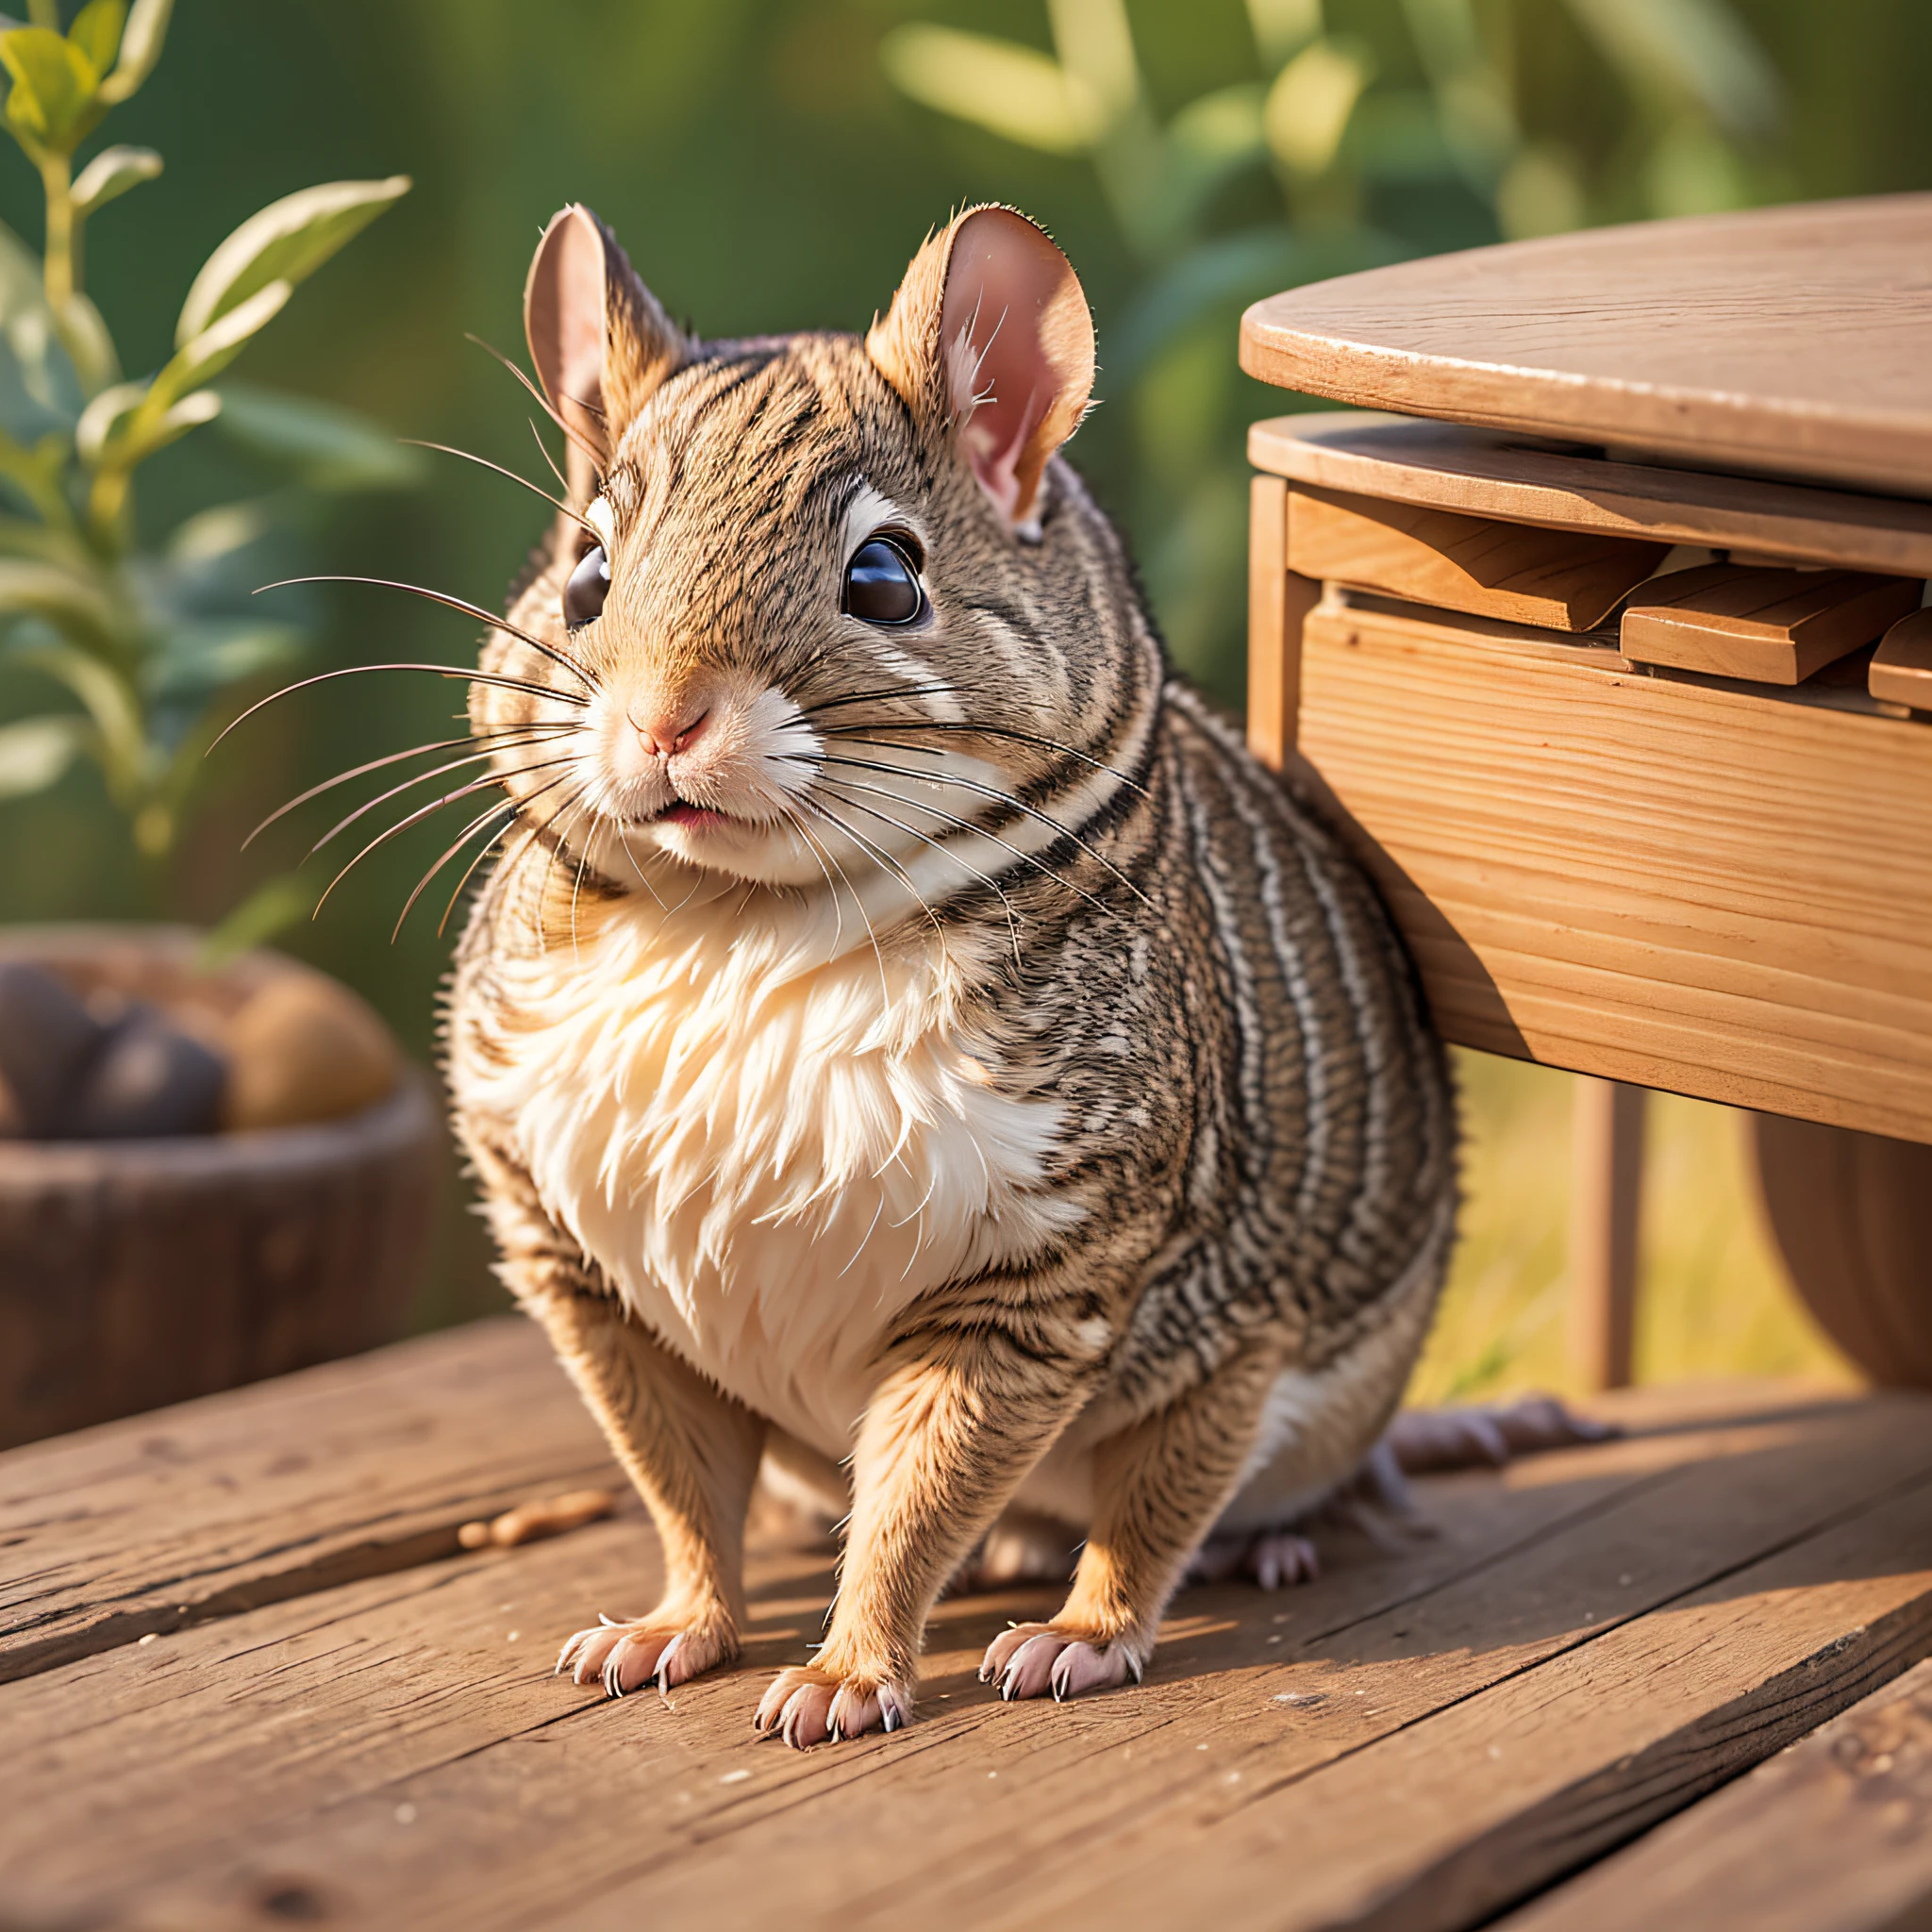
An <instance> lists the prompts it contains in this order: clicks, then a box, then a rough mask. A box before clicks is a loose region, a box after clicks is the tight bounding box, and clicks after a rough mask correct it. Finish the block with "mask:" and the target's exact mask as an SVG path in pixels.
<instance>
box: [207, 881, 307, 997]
mask: <svg viewBox="0 0 1932 1932" xmlns="http://www.w3.org/2000/svg"><path fill="white" fill-rule="evenodd" d="M314 909H315V882H314V881H313V880H308V879H304V878H301V877H300V876H298V875H297V874H294V873H291V872H284V873H277V874H275V877H274V878H272V879H264V880H263V881H262V883H261V884H260V885H258V887H256V889H255V891H252V892H251V893H249V895H248V896H247V898H245V899H244V900H242V903H241V905H239V906H238V907H236V908H235V909H234V910H233V911H232V912H230V913H229V914H228V915H227V916H226V918H225V919H224V920H222V922H221V923H220V924H218V925H216V926H214V927H213V928H212V930H210V931H209V932H208V935H207V937H206V938H204V939H203V941H202V942H201V944H200V945H199V946H198V947H197V948H196V949H195V954H194V966H195V970H196V972H198V973H218V972H220V971H221V969H222V968H223V967H224V966H227V965H230V964H232V963H233V962H234V961H235V960H237V959H239V958H241V957H242V954H243V953H246V952H251V951H253V949H254V948H255V947H257V946H261V945H266V944H267V943H268V941H270V940H272V939H274V938H275V935H276V934H277V933H278V932H284V931H286V930H287V929H288V928H289V927H290V926H291V925H293V924H295V923H296V921H298V920H301V919H306V918H308V915H309V913H311V912H312V911H313V910H314Z"/></svg>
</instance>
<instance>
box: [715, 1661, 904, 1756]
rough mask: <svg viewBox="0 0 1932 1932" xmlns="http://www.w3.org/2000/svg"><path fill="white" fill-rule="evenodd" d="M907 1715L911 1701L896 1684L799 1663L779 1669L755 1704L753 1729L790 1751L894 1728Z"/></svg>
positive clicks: (902, 1724) (898, 1728) (901, 1726)
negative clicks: (844, 1675)
mask: <svg viewBox="0 0 1932 1932" xmlns="http://www.w3.org/2000/svg"><path fill="white" fill-rule="evenodd" d="M911 1715H912V1706H911V1700H910V1698H909V1697H908V1695H907V1693H906V1691H904V1690H903V1689H902V1688H901V1687H900V1686H898V1685H896V1684H872V1685H869V1684H867V1683H866V1682H865V1681H864V1680H863V1679H850V1680H848V1679H845V1678H841V1677H839V1676H835V1675H834V1674H832V1673H831V1672H830V1671H823V1670H820V1669H819V1668H818V1666H817V1665H816V1664H799V1665H796V1666H794V1667H793V1668H792V1669H791V1670H787V1671H780V1672H779V1673H778V1674H777V1675H776V1676H775V1677H774V1678H773V1680H772V1683H771V1686H770V1688H769V1689H768V1690H767V1691H766V1692H765V1694H764V1696H763V1697H762V1698H761V1699H760V1700H759V1702H758V1715H757V1716H756V1717H754V1718H753V1719H752V1724H753V1726H754V1728H755V1729H757V1730H758V1731H761V1732H762V1733H763V1734H764V1735H765V1736H766V1737H772V1736H777V1737H780V1738H783V1739H784V1740H785V1741H786V1743H788V1744H790V1745H791V1747H792V1748H793V1749H794V1750H798V1751H807V1750H809V1749H810V1748H811V1747H812V1745H814V1744H824V1743H837V1742H838V1741H840V1740H841V1739H846V1738H862V1737H863V1736H864V1735H865V1734H866V1732H868V1731H896V1730H901V1729H903V1728H904V1727H905V1725H906V1724H907V1722H908V1720H909V1719H910V1717H911Z"/></svg>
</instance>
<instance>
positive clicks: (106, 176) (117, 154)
mask: <svg viewBox="0 0 1932 1932" xmlns="http://www.w3.org/2000/svg"><path fill="white" fill-rule="evenodd" d="M160 172H161V158H160V156H159V155H158V154H156V152H155V151H154V149H153V148H151V147H104V148H103V149H102V150H101V151H100V153H99V154H97V155H96V156H95V157H94V158H93V159H92V160H91V161H90V162H89V163H88V164H87V166H86V167H84V168H83V169H82V170H81V171H80V176H79V178H78V179H77V180H76V181H75V184H74V209H75V213H76V214H82V215H91V214H92V213H93V212H94V210H95V209H96V208H106V207H107V205H108V203H109V202H110V201H118V200H119V199H120V198H121V196H122V195H124V194H125V193H126V192H127V191H128V190H129V189H130V188H138V187H140V185H141V184H142V182H143V181H152V180H153V179H154V178H155V176H156V175H158V174H159V173H160Z"/></svg>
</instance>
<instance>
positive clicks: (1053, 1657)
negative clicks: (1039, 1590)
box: [979, 1624, 1141, 1704]
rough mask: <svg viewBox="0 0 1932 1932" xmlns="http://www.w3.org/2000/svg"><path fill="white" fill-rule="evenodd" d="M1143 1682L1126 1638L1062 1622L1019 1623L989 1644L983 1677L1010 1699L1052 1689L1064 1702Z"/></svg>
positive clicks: (1136, 1660)
mask: <svg viewBox="0 0 1932 1932" xmlns="http://www.w3.org/2000/svg"><path fill="white" fill-rule="evenodd" d="M1129 1678H1132V1679H1133V1681H1134V1682H1135V1683H1137V1684H1138V1683H1139V1682H1140V1681H1141V1658H1140V1657H1138V1656H1137V1655H1136V1653H1135V1652H1134V1650H1133V1649H1132V1648H1131V1647H1130V1646H1129V1644H1128V1643H1127V1641H1125V1640H1124V1638H1114V1639H1111V1640H1109V1639H1108V1638H1107V1637H1105V1636H1103V1635H1101V1634H1100V1633H1099V1632H1098V1631H1091V1630H1089V1631H1080V1630H1073V1629H1067V1628H1064V1627H1062V1626H1061V1625H1059V1624H1014V1625H1013V1626H1012V1628H1010V1629H1008V1630H1003V1631H1001V1632H1000V1634H999V1635H998V1636H997V1637H995V1638H994V1639H993V1641H991V1644H989V1645H988V1646H987V1652H986V1657H985V1658H984V1660H983V1661H982V1662H981V1664H980V1666H979V1681H980V1682H981V1683H982V1684H991V1683H993V1682H995V1681H997V1683H998V1685H999V1691H1000V1696H1001V1697H1002V1698H1003V1699H1004V1700H1005V1701H1006V1702H1007V1703H1008V1704H1011V1703H1014V1702H1015V1701H1017V1700H1018V1699H1020V1698H1022V1697H1038V1696H1040V1695H1041V1693H1042V1692H1045V1691H1052V1693H1053V1696H1054V1700H1055V1702H1056V1703H1059V1704H1064V1703H1065V1702H1066V1701H1067V1699H1068V1698H1070V1697H1078V1696H1081V1695H1082V1694H1083V1693H1085V1692H1086V1691H1113V1690H1117V1689H1119V1687H1120V1686H1121V1685H1123V1684H1124V1683H1126V1682H1127V1680H1128V1679H1129Z"/></svg>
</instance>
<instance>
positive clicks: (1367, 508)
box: [1288, 486, 1666, 631]
mask: <svg viewBox="0 0 1932 1932" xmlns="http://www.w3.org/2000/svg"><path fill="white" fill-rule="evenodd" d="M1665 554H1666V546H1665V545H1663V544H1661V543H1632V542H1626V541H1624V540H1623V539H1621V538H1616V537H1597V536H1591V535H1588V534H1579V533H1577V532H1574V531H1567V530H1540V529H1536V528H1534V527H1532V526H1530V525H1524V524H1506V523H1499V522H1497V521H1495V520H1494V519H1491V518H1487V517H1465V516H1458V515H1457V514H1456V513H1455V512H1453V511H1450V510H1440V509H1427V508H1421V507H1419V506H1417V505H1414V504H1404V503H1391V502H1389V501H1387V500H1386V499H1384V498H1380V497H1373V496H1349V495H1345V494H1343V493H1341V492H1340V491H1330V490H1319V489H1307V488H1303V487H1301V486H1297V487H1296V488H1294V489H1293V490H1291V491H1289V496H1288V567H1289V569H1290V570H1291V571H1294V572H1297V573H1298V574H1300V575H1303V576H1306V577H1309V578H1312V579H1317V580H1324V581H1327V582H1332V583H1340V584H1347V585H1350V586H1352V587H1354V588H1357V589H1360V590H1367V591H1382V592H1384V593H1385V594H1387V595H1389V596H1391V597H1402V598H1405V599H1407V600H1408V601H1410V602H1412V603H1417V604H1430V605H1437V606H1440V607H1441V608H1443V609H1447V610H1466V611H1470V612H1472V613H1474V615H1476V616H1479V617H1494V618H1500V619H1503V620H1505V621H1507V622H1509V623H1515V624H1527V625H1538V626H1540V627H1541V628H1543V629H1546V630H1567V631H1577V630H1591V629H1593V628H1594V627H1595V626H1596V625H1599V624H1601V623H1602V622H1603V621H1604V619H1605V618H1606V617H1607V616H1608V615H1609V614H1610V612H1611V611H1612V610H1613V609H1615V608H1616V607H1617V605H1618V604H1620V603H1621V602H1622V601H1623V600H1624V597H1626V596H1627V595H1628V594H1629V593H1630V592H1631V591H1634V590H1635V589H1636V588H1637V586H1638V585H1639V584H1641V582H1642V581H1643V580H1644V578H1646V577H1647V576H1649V575H1650V574H1651V572H1652V571H1654V570H1655V569H1656V568H1657V565H1658V563H1660V562H1661V561H1662V560H1663V558H1664V556H1665Z"/></svg>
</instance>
